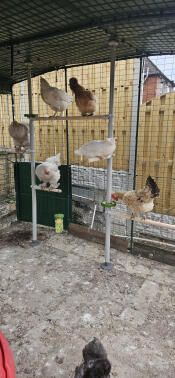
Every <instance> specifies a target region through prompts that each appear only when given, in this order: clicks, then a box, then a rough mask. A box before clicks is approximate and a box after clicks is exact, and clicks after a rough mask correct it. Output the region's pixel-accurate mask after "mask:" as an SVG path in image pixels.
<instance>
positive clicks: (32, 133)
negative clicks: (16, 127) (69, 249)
mask: <svg viewBox="0 0 175 378" xmlns="http://www.w3.org/2000/svg"><path fill="white" fill-rule="evenodd" d="M31 66H32V65H31V63H28V64H27V67H28V74H27V79H28V102H29V116H30V121H29V127H30V150H31V182H32V242H31V243H30V245H31V246H35V245H38V244H39V242H38V241H37V206H36V189H35V130H34V125H33V118H32V85H31Z"/></svg>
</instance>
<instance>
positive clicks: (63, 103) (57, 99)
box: [40, 77, 73, 117]
mask: <svg viewBox="0 0 175 378" xmlns="http://www.w3.org/2000/svg"><path fill="white" fill-rule="evenodd" d="M40 84H41V97H42V99H43V101H44V102H45V103H46V104H47V105H49V106H50V108H51V109H52V110H54V112H55V113H54V115H53V117H55V115H56V113H57V112H61V113H62V114H63V112H64V110H66V109H67V108H68V105H69V103H70V102H73V97H72V96H71V95H69V94H68V93H66V92H64V91H62V89H58V88H56V87H51V86H50V85H49V83H48V82H47V81H46V80H45V79H43V78H42V77H41V78H40Z"/></svg>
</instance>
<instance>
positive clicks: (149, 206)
mask: <svg viewBox="0 0 175 378" xmlns="http://www.w3.org/2000/svg"><path fill="white" fill-rule="evenodd" d="M159 192H160V189H159V188H158V185H157V184H156V182H155V181H154V180H153V178H152V177H151V176H148V177H147V180H146V183H145V187H144V188H143V189H139V190H130V191H128V192H115V193H113V194H112V196H111V197H112V198H113V199H114V200H115V201H118V200H119V199H120V200H121V201H122V202H123V203H124V204H125V205H127V206H128V207H129V208H130V210H131V212H132V214H131V217H132V219H134V217H135V216H136V214H143V218H144V219H146V215H145V214H146V213H149V212H151V211H152V210H153V207H154V198H156V197H158V196H159Z"/></svg>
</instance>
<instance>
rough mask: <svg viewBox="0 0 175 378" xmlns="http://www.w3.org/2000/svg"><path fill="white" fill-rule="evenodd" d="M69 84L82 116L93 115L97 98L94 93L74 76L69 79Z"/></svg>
mask: <svg viewBox="0 0 175 378" xmlns="http://www.w3.org/2000/svg"><path fill="white" fill-rule="evenodd" d="M69 86H70V89H71V90H72V92H74V94H75V102H76V105H77V108H78V109H79V111H80V113H81V114H82V116H87V115H94V114H95V112H96V111H97V98H96V96H94V94H93V93H92V92H91V91H89V90H88V89H85V88H84V87H82V86H81V85H80V84H79V83H78V80H77V79H76V78H75V77H72V78H71V79H70V80H69Z"/></svg>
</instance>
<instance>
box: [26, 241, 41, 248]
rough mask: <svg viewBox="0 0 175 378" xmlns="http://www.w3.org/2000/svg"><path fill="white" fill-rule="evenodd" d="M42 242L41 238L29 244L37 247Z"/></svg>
mask: <svg viewBox="0 0 175 378" xmlns="http://www.w3.org/2000/svg"><path fill="white" fill-rule="evenodd" d="M39 244H40V241H39V240H32V241H31V242H30V243H29V245H30V246H31V247H36V246H37V245H39Z"/></svg>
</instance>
